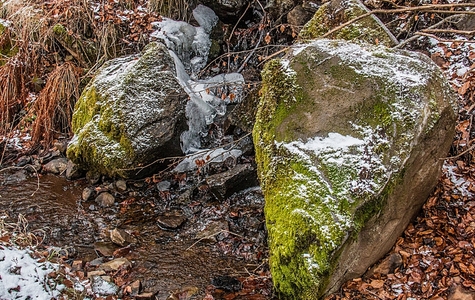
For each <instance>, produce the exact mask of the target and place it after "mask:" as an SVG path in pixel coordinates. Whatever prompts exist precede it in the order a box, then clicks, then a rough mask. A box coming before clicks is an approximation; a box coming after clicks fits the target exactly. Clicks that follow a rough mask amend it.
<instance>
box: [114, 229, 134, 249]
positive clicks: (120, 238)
mask: <svg viewBox="0 0 475 300" xmlns="http://www.w3.org/2000/svg"><path fill="white" fill-rule="evenodd" d="M110 239H111V241H112V242H113V243H114V244H117V245H119V246H122V247H125V246H127V245H129V244H131V243H134V242H135V239H134V237H133V236H131V235H130V234H129V233H127V232H126V231H125V230H123V229H117V228H115V229H113V230H111V232H110Z"/></svg>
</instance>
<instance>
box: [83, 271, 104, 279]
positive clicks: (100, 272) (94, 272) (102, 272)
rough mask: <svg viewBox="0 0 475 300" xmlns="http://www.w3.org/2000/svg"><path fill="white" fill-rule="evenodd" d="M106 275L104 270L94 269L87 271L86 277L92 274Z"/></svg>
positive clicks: (92, 275) (90, 276)
mask: <svg viewBox="0 0 475 300" xmlns="http://www.w3.org/2000/svg"><path fill="white" fill-rule="evenodd" d="M102 275H106V272H105V271H104V270H96V271H89V272H87V277H89V278H92V277H94V276H102Z"/></svg>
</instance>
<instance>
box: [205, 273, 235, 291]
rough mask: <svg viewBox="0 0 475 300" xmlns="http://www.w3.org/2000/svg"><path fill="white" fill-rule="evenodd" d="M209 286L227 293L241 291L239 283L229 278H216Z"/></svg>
mask: <svg viewBox="0 0 475 300" xmlns="http://www.w3.org/2000/svg"><path fill="white" fill-rule="evenodd" d="M211 284H212V285H214V286H215V287H216V288H218V289H222V290H225V291H228V292H237V291H239V290H241V289H242V284H241V282H240V281H239V280H237V279H236V278H234V277H231V276H217V277H215V278H213V280H211Z"/></svg>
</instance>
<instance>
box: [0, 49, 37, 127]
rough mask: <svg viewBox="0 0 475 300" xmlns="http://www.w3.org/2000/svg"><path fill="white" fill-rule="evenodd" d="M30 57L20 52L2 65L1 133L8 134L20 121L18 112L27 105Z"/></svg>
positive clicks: (0, 93)
mask: <svg viewBox="0 0 475 300" xmlns="http://www.w3.org/2000/svg"><path fill="white" fill-rule="evenodd" d="M28 61H29V59H28V58H27V57H26V56H25V55H24V54H23V53H18V54H17V55H15V57H13V58H10V59H9V60H8V61H7V63H6V64H5V65H4V66H2V67H0V87H2V88H1V89H0V124H1V126H0V133H1V134H6V133H8V132H9V130H10V129H11V128H12V124H15V123H17V122H18V121H19V119H18V118H19V117H18V116H17V114H18V112H19V111H20V110H21V109H22V108H23V107H24V106H25V105H26V98H27V96H28V89H27V83H28V81H29V79H28V77H29V74H30V68H29V65H28Z"/></svg>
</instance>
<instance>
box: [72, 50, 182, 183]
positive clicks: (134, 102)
mask: <svg viewBox="0 0 475 300" xmlns="http://www.w3.org/2000/svg"><path fill="white" fill-rule="evenodd" d="M175 76H176V72H175V67H174V62H173V59H172V58H171V57H170V55H169V52H168V49H167V48H166V47H165V46H164V45H163V44H161V43H151V44H149V45H148V46H147V47H146V49H144V51H143V53H142V54H141V55H133V56H127V57H122V58H117V59H113V60H111V61H109V62H107V63H106V64H105V65H104V66H103V67H101V69H100V70H99V71H98V73H97V75H96V76H95V77H94V78H93V80H92V81H91V82H90V83H89V85H88V86H87V87H86V88H85V90H84V91H83V93H82V95H81V97H80V99H79V100H78V101H77V103H76V105H75V109H74V114H73V119H72V128H73V131H74V138H73V140H72V141H71V142H70V144H69V147H68V151H67V155H68V158H70V159H71V160H72V161H73V162H74V163H76V164H78V165H79V166H81V167H83V168H84V169H90V170H94V171H96V172H98V173H101V174H105V175H108V176H121V177H130V176H135V175H134V174H137V172H138V171H139V170H140V168H141V167H142V166H145V165H147V164H149V163H151V162H154V161H156V160H157V159H158V158H163V157H168V156H175V155H180V154H181V153H182V152H181V150H180V142H179V133H180V132H181V130H183V129H184V128H185V127H186V124H185V116H184V113H185V105H186V99H185V93H184V92H183V90H182V88H181V86H180V84H179V82H178V80H177V79H176V77H175ZM145 175H146V172H142V173H141V175H139V176H145Z"/></svg>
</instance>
